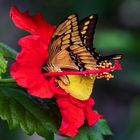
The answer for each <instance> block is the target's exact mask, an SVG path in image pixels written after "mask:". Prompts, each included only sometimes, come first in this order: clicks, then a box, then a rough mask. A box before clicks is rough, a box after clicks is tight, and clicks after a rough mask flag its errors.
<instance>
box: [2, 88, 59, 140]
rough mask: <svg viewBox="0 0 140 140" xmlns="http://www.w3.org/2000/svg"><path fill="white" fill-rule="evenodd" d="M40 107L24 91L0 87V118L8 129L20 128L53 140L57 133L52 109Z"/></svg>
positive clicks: (47, 106)
mask: <svg viewBox="0 0 140 140" xmlns="http://www.w3.org/2000/svg"><path fill="white" fill-rule="evenodd" d="M50 107H51V106H50V105H49V104H46V106H45V107H43V106H41V104H40V103H38V102H37V101H36V100H34V98H33V97H31V96H29V95H28V94H26V93H25V91H24V90H22V89H20V88H18V87H14V86H11V85H7V86H4V87H2V86H1V85H0V117H1V119H3V120H6V121H7V122H8V125H9V127H10V129H15V128H22V130H23V131H24V132H25V133H26V134H28V135H32V134H33V133H34V132H36V133H37V134H39V135H40V136H43V137H44V138H46V139H49V140H53V139H54V133H56V131H57V127H56V126H57V122H56V121H55V120H54V118H55V117H57V116H54V115H55V113H54V112H53V107H51V109H50Z"/></svg>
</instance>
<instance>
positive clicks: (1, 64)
mask: <svg viewBox="0 0 140 140" xmlns="http://www.w3.org/2000/svg"><path fill="white" fill-rule="evenodd" d="M7 63H8V62H7V61H6V60H5V59H4V57H3V55H2V54H1V53H0V79H1V75H2V74H3V73H6V68H7Z"/></svg>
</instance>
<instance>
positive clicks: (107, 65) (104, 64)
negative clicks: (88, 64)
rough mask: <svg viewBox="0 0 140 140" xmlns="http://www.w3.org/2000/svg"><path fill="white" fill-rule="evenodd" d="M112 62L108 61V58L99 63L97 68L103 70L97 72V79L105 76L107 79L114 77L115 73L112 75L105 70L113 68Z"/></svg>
mask: <svg viewBox="0 0 140 140" xmlns="http://www.w3.org/2000/svg"><path fill="white" fill-rule="evenodd" d="M112 67H113V66H112V63H111V62H108V61H107V60H105V61H102V62H101V63H99V65H97V67H96V70H99V69H101V70H102V72H101V73H98V74H97V79H102V78H105V79H106V80H109V79H111V78H114V75H112V74H111V73H109V72H104V70H105V69H107V68H112Z"/></svg>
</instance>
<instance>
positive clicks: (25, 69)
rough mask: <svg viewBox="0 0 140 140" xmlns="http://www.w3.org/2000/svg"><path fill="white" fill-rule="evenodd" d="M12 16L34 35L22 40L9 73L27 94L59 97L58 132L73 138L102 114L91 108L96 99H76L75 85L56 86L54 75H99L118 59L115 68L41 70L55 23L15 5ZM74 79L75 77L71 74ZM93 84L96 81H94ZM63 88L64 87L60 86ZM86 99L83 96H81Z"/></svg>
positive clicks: (16, 23) (21, 26) (41, 96)
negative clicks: (83, 70)
mask: <svg viewBox="0 0 140 140" xmlns="http://www.w3.org/2000/svg"><path fill="white" fill-rule="evenodd" d="M10 16H11V19H12V20H13V22H14V23H15V25H16V26H17V27H19V28H21V29H23V30H25V31H27V32H29V33H30V34H31V35H28V36H26V37H23V38H21V39H20V40H19V42H18V43H19V45H20V46H21V51H20V52H19V54H18V55H17V57H16V62H15V63H13V64H12V66H11V69H10V72H11V75H12V77H13V78H14V79H15V80H16V82H17V83H18V84H19V85H20V86H22V87H24V88H26V89H27V90H28V93H29V94H31V95H33V96H37V97H40V98H52V97H53V96H54V97H55V98H56V101H57V104H58V107H59V109H60V113H61V116H62V122H61V126H60V128H59V133H60V134H64V135H67V136H71V137H74V136H75V135H76V134H77V133H78V129H79V127H81V126H82V125H83V123H84V121H85V119H86V120H87V122H88V124H89V125H90V126H91V125H93V124H95V123H96V122H97V121H98V120H99V119H100V118H102V116H101V115H99V114H98V113H96V112H95V111H93V110H92V107H93V106H94V100H93V99H92V98H90V97H89V96H90V95H88V96H87V97H86V98H85V99H86V100H85V99H84V100H83V101H82V100H79V96H78V99H77V98H75V97H77V95H75V93H74V95H73V94H69V93H71V92H72V93H73V91H74V90H72V89H73V87H65V86H64V85H62V86H58V84H57V86H56V80H55V76H58V75H59V76H60V75H67V74H74V75H77V74H78V75H79V74H98V75H100V74H101V73H102V72H109V71H113V70H115V69H120V65H119V64H118V62H116V63H115V65H114V67H111V68H110V67H109V68H108V67H107V68H101V69H96V70H92V71H85V72H67V73H65V72H61V73H59V72H56V73H51V72H50V73H46V74H44V73H43V72H42V65H43V64H44V62H46V60H47V59H48V45H49V41H50V39H51V36H52V34H53V32H54V30H55V26H53V25H50V24H49V23H47V22H46V21H45V20H44V18H43V17H42V16H41V15H40V14H37V15H35V16H30V15H29V14H28V12H23V13H21V12H20V11H19V10H18V9H17V8H16V7H12V8H11V13H10ZM69 78H73V77H69ZM91 84H93V83H91ZM60 87H61V88H60ZM80 98H81V99H83V97H80Z"/></svg>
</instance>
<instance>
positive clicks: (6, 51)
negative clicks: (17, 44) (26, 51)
mask: <svg viewBox="0 0 140 140" xmlns="http://www.w3.org/2000/svg"><path fill="white" fill-rule="evenodd" d="M0 53H1V54H2V55H3V56H5V57H7V58H10V59H15V57H16V55H17V52H16V51H15V50H14V49H12V48H11V47H9V46H8V45H6V44H4V43H1V42H0Z"/></svg>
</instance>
